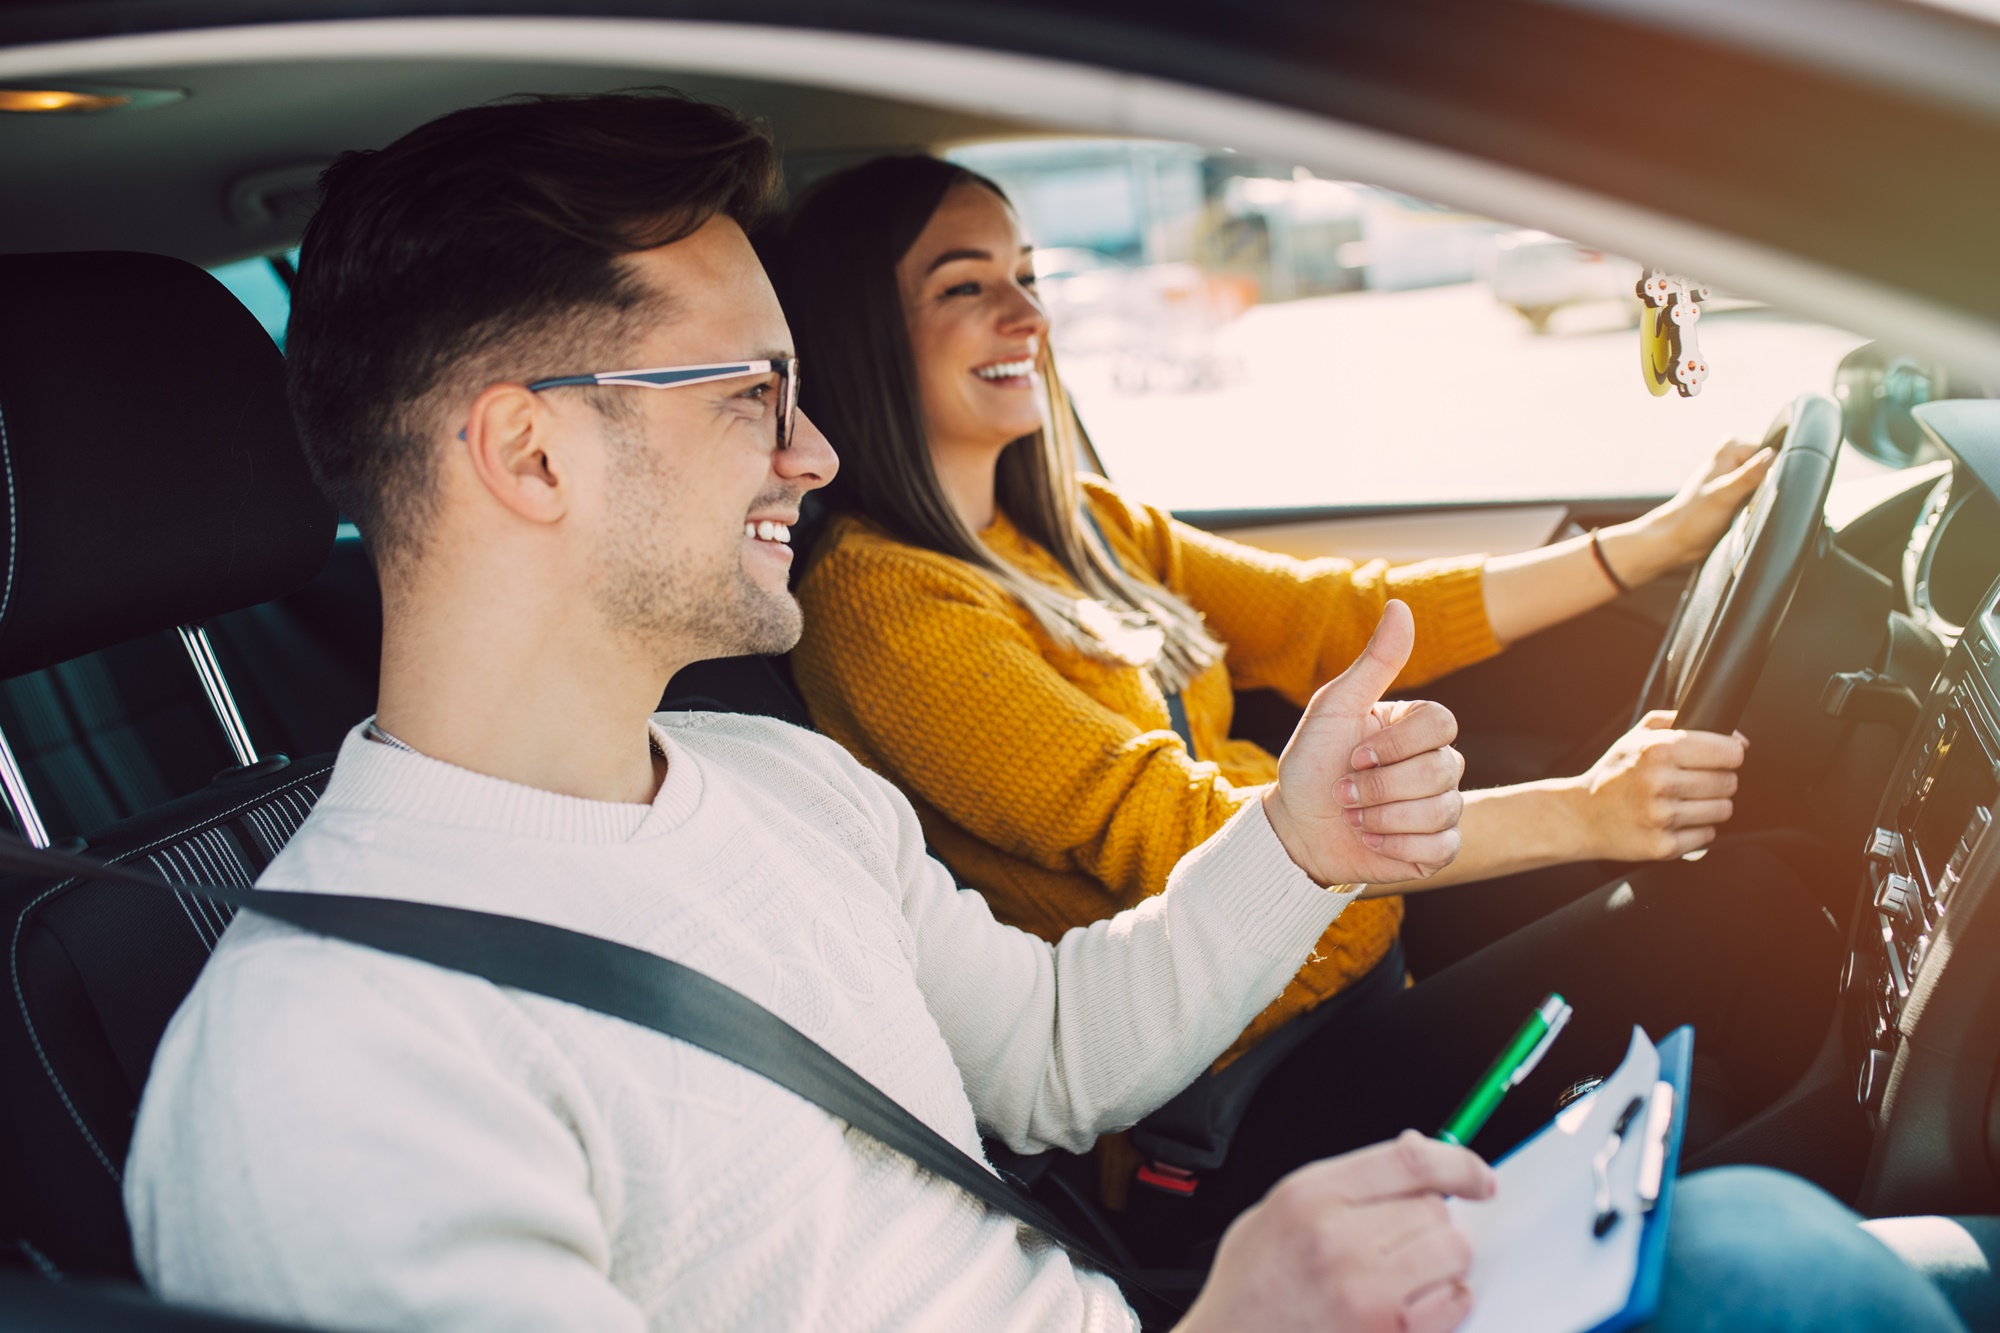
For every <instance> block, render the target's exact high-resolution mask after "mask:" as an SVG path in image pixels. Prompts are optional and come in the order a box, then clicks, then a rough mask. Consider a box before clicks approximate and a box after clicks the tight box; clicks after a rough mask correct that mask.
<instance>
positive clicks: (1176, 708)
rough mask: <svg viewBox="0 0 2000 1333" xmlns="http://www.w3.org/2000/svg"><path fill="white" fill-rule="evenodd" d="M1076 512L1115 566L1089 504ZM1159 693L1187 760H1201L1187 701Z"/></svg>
mask: <svg viewBox="0 0 2000 1333" xmlns="http://www.w3.org/2000/svg"><path fill="white" fill-rule="evenodd" d="M1077 512H1078V513H1080V514H1082V515H1083V521H1084V522H1086V523H1088V524H1089V525H1090V530H1091V531H1092V532H1094V533H1096V534H1097V544H1098V545H1099V546H1102V547H1103V548H1104V558H1105V559H1106V560H1109V561H1111V562H1112V563H1113V564H1117V562H1118V553H1117V552H1116V551H1114V550H1112V549H1111V539H1110V538H1108V537H1106V536H1105V535H1104V525H1103V524H1102V523H1099V522H1098V521H1097V515H1096V514H1095V513H1093V512H1092V511H1091V508H1090V502H1089V501H1088V500H1086V501H1084V502H1083V503H1082V504H1080V505H1078V506H1077ZM1120 567H1121V568H1122V567H1123V566H1120ZM1160 693H1161V694H1163V695H1165V696H1166V700H1167V722H1168V724H1169V725H1171V726H1172V727H1173V729H1174V735H1176V736H1178V737H1180V738H1181V744H1182V745H1185V746H1186V747H1187V752H1188V758H1190V759H1199V758H1201V756H1200V755H1198V754H1196V753H1195V751H1194V732H1193V731H1192V730H1191V729H1190V728H1189V727H1188V711H1187V700H1186V699H1185V698H1183V697H1182V696H1181V692H1180V691H1179V690H1170V689H1168V688H1166V687H1165V686H1164V685H1162V686H1161V687H1160Z"/></svg>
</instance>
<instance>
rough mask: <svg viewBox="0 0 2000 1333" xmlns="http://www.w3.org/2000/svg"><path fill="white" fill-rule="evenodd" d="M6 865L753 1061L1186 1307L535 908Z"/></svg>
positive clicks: (1162, 1307) (761, 1010)
mask: <svg viewBox="0 0 2000 1333" xmlns="http://www.w3.org/2000/svg"><path fill="white" fill-rule="evenodd" d="M9 871H11V872H15V873H19V874H24V875H33V876H36V877H38V878H47V879H58V880H66V879H82V880H100V881H114V882H117V883H122V884H133V885H139V886H142V887H145V888H150V889H164V890H172V891H173V892H176V893H189V894H194V895H195V896H197V897H201V898H207V899H210V900H211V901H214V902H221V903H228V904H229V905H231V906H233V907H238V908H242V909H245V910H248V911H252V912H261V913H263V914H264V915H265V916H270V917H276V918H277V919H278V920H280V921H284V922H286V923H287V924H290V925H293V926H297V927H299V928H300V929H302V930H308V931H312V932H314V933H316V934H320V935H327V936H330V937H332V938H334V939H339V940H345V941H347V942H348V943H350V944H359V945H362V946H364V947H366V948H370V949H377V950H380V951H382V952H384V953H392V954H399V955H401V956H402V957H405V958H412V959H415V960H416V961H418V962H422V963H430V964H432V965H433V966H436V967H442V968H448V969H450V970H451V971H454V972H463V973H466V974H468V975H470V976H475V977H481V978H483V979H485V980H487V981H490V982H492V983H494V984H495V985H498V986H511V987H513V988H514V989H516V990H523V991H529V992H531V993H533V994H536V995H541V996H546V997H547V998H549V999H552V1000H562V1001H564V1002H566V1003H569V1004H574V1005H577V1006H579V1007H581V1008H584V1009H590V1010H593V1011H595V1012H597V1013H600V1014H606V1015H608V1016H610V1017H612V1018H620V1019H624V1020H625V1021H626V1022H628V1023H636V1024H638V1025H639V1026H641V1027H646V1028H651V1029H652V1030H653V1031H655V1032H658V1033H662V1034H663V1035H665V1036H669V1037H673V1038H676V1039H677V1040H680V1041H684V1042H687V1043H688V1044H689V1045H691V1046H698V1047H700V1048H701V1049H702V1050H705V1051H707V1052H709V1053H710V1054H712V1055H718V1056H720V1057H722V1058H723V1059H725V1060H728V1061H731V1062H732V1063H735V1064H738V1065H741V1066H743V1067H744V1068H745V1069H748V1070H750V1071H752V1072H753V1073H757V1074H761V1075H762V1076H763V1077H765V1078H767V1079H769V1080H771V1082H773V1083H776V1084H777V1085H778V1086H779V1087H781V1088H784V1089H786V1090H787V1091H790V1092H793V1093H796V1094H797V1095H798V1096H800V1097H803V1098H805V1099H806V1100H807V1101H809V1102H811V1103H813V1104H814V1105H815V1106H818V1107H819V1108H820V1109H821V1110H823V1111H825V1112H826V1113H827V1114H829V1115H831V1116H834V1117H835V1118H836V1119H839V1120H844V1121H846V1122H847V1123H848V1124H849V1125H852V1126H853V1127H854V1128H856V1129H858V1130H860V1131H861V1132H862V1133H864V1134H867V1135H868V1136H869V1137H870V1138H872V1139H875V1140H876V1141H877V1142H879V1143H881V1144H883V1145H884V1146H886V1147H889V1148H892V1149H894V1150H895V1151H897V1152H899V1153H902V1154H903V1155H904V1156H906V1157H908V1158H910V1159H911V1160H912V1161H914V1162H915V1163H916V1164H917V1165H918V1166H921V1167H923V1168H924V1169H925V1170H927V1171H929V1172H931V1173H932V1174H934V1175H937V1176H940V1177H942V1178H944V1179H945V1180H948V1181H950V1182H951V1183H952V1184H954V1185H957V1186H958V1187H959V1188H960V1189H963V1190H964V1191H966V1192H967V1193H968V1194H971V1195H972V1196H973V1197H974V1198H976V1199H978V1200H979V1201H980V1202H982V1203H984V1204H986V1205H987V1206H989V1207H991V1208H997V1209H999V1210H1000V1211H1001V1212H1003V1213H1006V1214H1007V1215H1009V1216H1011V1217H1013V1218H1015V1219H1016V1220H1018V1221H1021V1222H1025V1223H1026V1224H1027V1225H1029V1226H1031V1227H1033V1228H1034V1229H1035V1230H1037V1231H1039V1232H1041V1233H1042V1234H1043V1235H1044V1236H1047V1237H1048V1238H1049V1239H1050V1240H1052V1241H1054V1242H1056V1243H1057V1244H1058V1245H1061V1246H1062V1247H1063V1248H1064V1249H1066V1250H1068V1251H1069V1252H1070V1253H1071V1254H1072V1255H1075V1256H1077V1257H1078V1258H1081V1259H1082V1260H1084V1261H1085V1262H1086V1263H1087V1264H1089V1266H1091V1267H1093V1268H1096V1269H1099V1270H1101V1271H1102V1272H1104V1273H1105V1274H1106V1276H1108V1277H1110V1278H1111V1279H1112V1280H1113V1281H1115V1282H1117V1283H1118V1286H1119V1288H1120V1290H1121V1291H1123V1293H1124V1295H1125V1299H1126V1300H1127V1301H1128V1302H1129V1303H1130V1304H1131V1306H1132V1309H1133V1311H1134V1312H1135V1313H1136V1314H1138V1316H1139V1318H1140V1322H1141V1324H1142V1325H1143V1326H1144V1327H1145V1328H1147V1329H1149V1330H1153V1329H1166V1328H1168V1327H1170V1326H1171V1325H1172V1324H1173V1323H1174V1322H1175V1321H1176V1320H1178V1318H1179V1317H1180V1315H1181V1314H1182V1313H1183V1311H1182V1309H1181V1308H1180V1307H1179V1306H1178V1305H1176V1304H1175V1303H1173V1302H1172V1301H1170V1300H1168V1299H1167V1298H1166V1297H1163V1296H1161V1295H1159V1294H1158V1293H1156V1292H1154V1291H1152V1290H1150V1289H1149V1288H1148V1287H1147V1286H1146V1285H1144V1283H1142V1282H1141V1281H1140V1280H1139V1279H1138V1278H1137V1277H1135V1276H1134V1275H1133V1274H1131V1273H1130V1272H1128V1271H1125V1270H1122V1269H1121V1268H1120V1267H1119V1266H1118V1265H1116V1264H1113V1263H1111V1262H1109V1261H1108V1260H1106V1259H1105V1258H1103V1257H1102V1255H1101V1254H1100V1252H1099V1251H1098V1249H1097V1247H1095V1246H1093V1245H1091V1244H1089V1243H1088V1242H1086V1241H1084V1240H1082V1239H1081V1238H1079V1237H1077V1236H1076V1235H1074V1234H1073V1233H1072V1232H1071V1231H1070V1230H1069V1228H1068V1227H1066V1226H1064V1225H1063V1224H1062V1223H1061V1222H1060V1221H1058V1220H1057V1219H1056V1218H1055V1217H1054V1216H1053V1215H1052V1214H1050V1213H1049V1212H1048V1211H1047V1210H1046V1209H1045V1208H1043V1207H1042V1205H1041V1204H1040V1203H1038V1202H1036V1201H1035V1200H1033V1199H1031V1198H1029V1197H1028V1196H1027V1195H1025V1194H1023V1193H1022V1192H1020V1191H1019V1190H1017V1189H1015V1188H1013V1187H1012V1186H1010V1185H1009V1184H1007V1183H1006V1182H1005V1181H1003V1180H1002V1179H1001V1178H1000V1177H999V1176H997V1175H995V1174H994V1173H993V1172H992V1170H990V1169H989V1168H988V1167H987V1165H986V1164H985V1163H983V1162H980V1161H978V1160H976V1159H975V1158H973V1157H972V1156H971V1155H970V1154H968V1153H966V1152H965V1151H964V1150H963V1149H961V1148H959V1147H958V1146H957V1145H956V1144H954V1143H952V1142H951V1141H950V1140H949V1139H947V1138H945V1137H944V1136H943V1135H942V1134H939V1133H938V1132H937V1131H936V1130H934V1129H932V1128H931V1127H930V1126H929V1125H927V1124H925V1123H924V1122H923V1121H922V1120H920V1119H918V1118H917V1117H916V1116H915V1115H914V1114H912V1113H911V1112H910V1111H909V1110H908V1109H906V1108H905V1107H904V1106H903V1105H902V1104H901V1103H900V1102H898V1101H896V1099H895V1098H893V1097H891V1096H889V1094H887V1093H885V1092H883V1091H882V1090H881V1089H880V1088H877V1087H876V1086H875V1085H874V1084H872V1083H870V1082H869V1081H868V1080H867V1079H865V1078H863V1077H862V1076H861V1075H859V1074H857V1073H855V1072H854V1071H853V1070H852V1069H850V1068H848V1067H847V1065H846V1064H844V1063H843V1062H842V1061H841V1060H840V1059H839V1058H838V1057H837V1056H835V1055H834V1054H833V1053H832V1052H830V1051H828V1050H827V1049H826V1048H825V1047H823V1046H821V1045H819V1044H818V1043H817V1042H815V1041H814V1040H813V1039H812V1038H810V1037H808V1036H806V1035H805V1034H804V1033H803V1032H800V1031H799V1030H798V1029H797V1028H795V1027H793V1026H792V1025H791V1024H790V1023H787V1022H786V1021H785V1020H784V1019H782V1018H780V1017H778V1016H777V1015H776V1014H774V1013H772V1012H771V1011H770V1010H769V1009H766V1008H765V1007H764V1006H763V1005H761V1004H759V1003H757V1002H756V1001H755V1000H753V999H751V998H750V997H749V996H747V995H744V994H743V993H741V992H740V991H737V990H734V989H732V988H730V987H728V986H725V985H723V984H722V983H721V982H719V981H717V980H715V979H714V978H712V977H710V976H707V975H706V974H704V973H701V972H697V971H695V970H694V969H693V968H690V967H687V966H685V965H683V964H681V963H676V962H674V961H673V960H672V959H670V958H664V957H661V956H660V955H659V954H656V953H649V952H647V951H646V950H644V949H636V948H633V947H632V946H631V945H628V944H620V943H618V942H617V941H616V940H607V939H604V938H602V937H600V936H596V935H586V934H583V933H581V932H579V931H574V930H567V929H565V928H563V927H561V926H555V925H550V924H548V923H546V922H541V921H529V920H525V919H523V918H521V917H511V916H501V915H497V914H495V913H492V912H480V911H475V910H473V909H470V908H464V907H447V906H444V905H442V904H439V903H420V902H410V901H408V900H406V899H400V898H365V897H357V896H352V895H344V894H330V893H293V892H290V891H287V890H258V889H252V888H247V887H244V886H241V885H225V884H169V883H167V882H166V881H165V880H162V879H158V878H155V877H154V876H152V875H149V874H145V873H142V872H140V871H137V870H133V869H130V868H128V867H124V866H114V865H108V864H106V863H104V862H101V861H97V860H94V859H92V858H90V857H86V856H79V855H76V854H75V853H72V852H58V851H54V850H51V849H47V848H38V847H31V846H29V845H28V844H27V843H26V842H24V841H22V840H20V839H18V838H14V837H7V836H0V872H9Z"/></svg>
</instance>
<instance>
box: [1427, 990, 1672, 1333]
mask: <svg viewBox="0 0 2000 1333" xmlns="http://www.w3.org/2000/svg"><path fill="white" fill-rule="evenodd" d="M1693 1055H1694V1031H1693V1029H1692V1028H1687V1027H1681V1028H1677V1029H1675V1030H1674V1031H1673V1032H1672V1033H1670V1034H1669V1035H1668V1036H1667V1038H1666V1040H1665V1041H1662V1042H1660V1043H1658V1044H1657V1045H1655V1044H1654V1043H1653V1042H1652V1040H1651V1039H1650V1038H1648V1037H1647V1036H1646V1034H1645V1033H1644V1032H1643V1031H1641V1030H1639V1029H1638V1028H1634V1029H1633V1031H1632V1041H1631V1045H1630V1047H1629V1048H1628V1054H1627V1058H1626V1060H1625V1061H1623V1062H1621V1063H1620V1065H1619V1067H1618V1069H1617V1070H1616V1071H1615V1072H1614V1073H1613V1074H1612V1075H1611V1076H1610V1077H1609V1078H1608V1079H1607V1080H1606V1082H1605V1084H1604V1086H1603V1087H1602V1089H1601V1090H1600V1091H1599V1092H1598V1093H1594V1094H1592V1095H1591V1096H1590V1097H1586V1098H1584V1099H1582V1100H1579V1101H1578V1102H1576V1103H1574V1104H1572V1105H1571V1106H1568V1107H1565V1108H1564V1109H1563V1111H1562V1112H1561V1113H1560V1114H1558V1115H1557V1116H1556V1117H1555V1118H1554V1119H1553V1120H1551V1121H1550V1122H1549V1123H1548V1124H1547V1125H1546V1126H1544V1127H1543V1128H1542V1129H1541V1130H1540V1131H1538V1132H1537V1133H1535V1134H1534V1135H1532V1136H1530V1137H1529V1138H1528V1139H1527V1140H1526V1141H1524V1142H1523V1143H1522V1144H1521V1145H1519V1146H1518V1147H1517V1148H1515V1149H1514V1150H1513V1151H1512V1152H1509V1153H1508V1154H1507V1155H1506V1156H1504V1157H1502V1158H1500V1159H1499V1160H1497V1161H1496V1162H1494V1164H1493V1165H1494V1169H1495V1170H1496V1171H1498V1172H1499V1173H1500V1175H1501V1181H1502V1186H1501V1191H1500V1193H1499V1195H1497V1196H1496V1197H1495V1198H1494V1199H1492V1200H1491V1201H1486V1202H1475V1201H1471V1200H1460V1199H1452V1200H1448V1201H1447V1203H1446V1206H1447V1207H1448V1208H1449V1209H1450V1210H1451V1211H1452V1213H1453V1220H1454V1221H1455V1222H1456V1223H1457V1224H1458V1225H1459V1226H1460V1227H1461V1229H1463V1230H1464V1231H1465V1233H1466V1235H1467V1237H1468V1238H1469V1239H1470V1240H1471V1241H1472V1242H1473V1247H1474V1261H1473V1272H1472V1286H1473V1293H1474V1295H1473V1307H1472V1314H1471V1315H1470V1316H1469V1317H1468V1318H1467V1320H1466V1322H1465V1325H1464V1326H1463V1329H1462V1331H1461V1333H1619V1330H1623V1329H1627V1328H1631V1327H1632V1326H1634V1325H1637V1324H1642V1323H1644V1322H1645V1321H1646V1320H1648V1319H1651V1318H1652V1317H1653V1315H1654V1314H1655V1313H1656V1312H1657V1310H1658V1308H1659V1301H1660V1286H1661V1280H1662V1277H1663V1274H1664V1272H1665V1268H1666V1258H1667V1227H1668V1222H1669V1219H1670V1218H1671V1216H1672V1213H1673V1207H1674V1194H1675V1181H1674V1174H1675V1172H1676V1171H1677V1170H1678V1168H1679V1165H1680V1152H1681V1140H1682V1137H1683V1127H1684V1125H1685V1121H1686V1107H1687V1093H1688V1074H1689V1068H1690V1065H1691V1063H1692V1059H1693ZM1635 1061H1636V1063H1635ZM1669 1097H1670V1098H1671V1106H1670V1107H1667V1106H1666V1105H1665V1099H1666V1098H1669ZM1628 1106H1629V1107H1631V1108H1632V1109H1631V1110H1630V1111H1627V1110H1626V1108H1627V1107H1628ZM1642 1107H1643V1108H1644V1109H1645V1115H1644V1118H1643V1119H1640V1118H1639V1116H1638V1111H1639V1109H1640V1108H1642ZM1659 1109H1665V1111H1666V1114H1665V1116H1664V1124H1663V1125H1660V1128H1661V1129H1662V1130H1663V1131H1664V1132H1656V1131H1655V1125H1656V1124H1658V1123H1659V1122H1660V1121H1661V1119H1662V1117H1661V1116H1660V1115H1659V1114H1658V1110H1659ZM1621 1122H1629V1123H1630V1124H1632V1125H1636V1126H1637V1128H1629V1129H1625V1130H1624V1131H1623V1132H1619V1131H1617V1130H1614V1128H1613V1126H1614V1125H1618V1124H1620V1123H1621ZM1614 1135H1615V1136H1616V1137H1615V1139H1614ZM1592 1143H1595V1144H1599V1145H1609V1148H1608V1153H1606V1152H1605V1150H1604V1149H1602V1148H1593V1147H1588V1146H1586V1145H1590V1144H1592ZM1648 1154H1650V1158H1649V1157H1648ZM1649 1167H1656V1168H1657V1170H1658V1177H1657V1179H1658V1182H1659V1183H1658V1193H1657V1195H1656V1196H1654V1198H1653V1202H1652V1204H1651V1206H1650V1207H1647V1206H1646V1205H1645V1203H1644V1199H1645V1196H1646V1194H1647V1193H1648V1190H1647V1188H1646V1187H1647V1184H1648V1168H1649ZM1593 1182H1596V1183H1593ZM1593 1209H1596V1210H1598V1211H1596V1212H1593ZM1593 1219H1595V1220H1596V1221H1597V1223H1598V1225H1596V1226H1593ZM1635 1221H1636V1222H1637V1226H1636V1228H1635V1227H1634V1222H1635ZM1620 1228H1623V1229H1622V1230H1620ZM1607 1312H1609V1313H1607Z"/></svg>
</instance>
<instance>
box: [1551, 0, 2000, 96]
mask: <svg viewBox="0 0 2000 1333" xmlns="http://www.w3.org/2000/svg"><path fill="white" fill-rule="evenodd" d="M1541 2H1542V3H1544V4H1552V5H1559V6H1562V7H1565V8H1569V9H1579V10H1584V11H1587V12H1589V13H1593V14H1603V15H1608V16H1610V17H1613V18H1617V19H1623V20H1625V21H1627V22H1631V23H1643V24H1646V25H1648V26H1650V27H1656V28H1661V29H1664V30H1667V31H1671V32H1680V33H1686V34H1688V35H1690V36H1695V37H1700V38H1704V39H1706V40H1708V41H1711V42H1714V43H1715V44H1717V45H1718V46H1722V47H1736V48H1741V49H1747V50H1756V51H1762V52H1763V53H1764V54H1766V55H1769V56H1775V57H1777V58H1778V59H1780V60H1785V61H1789V62H1791V63H1793V64H1801V65H1810V66H1816V67H1818V68H1820V69H1824V70H1828V71H1831V72H1834V73H1837V74H1841V75H1845V76H1847V77H1849V78H1854V79H1859V80H1862V81H1864V82H1868V83H1874V84H1878V85H1882V86H1885V87H1890V88H1894V89H1895V90H1896V91H1898V92H1900V93H1904V94H1907V95H1910V96H1914V97H1919V98H1923V99H1925V100H1928V101H1934V102H1943V103H1947V104H1956V105H1960V106H1968V107H1973V108H1976V109H1978V110H1980V111H1983V112H1986V113H1987V114H1989V115H1990V114H1994V113H2000V78H1996V77H1995V64H1996V61H2000V24H1996V23H1995V22H1994V20H1993V18H1992V17H1989V16H1988V13H1989V11H1983V10H1975V9H1973V8H1972V7H1971V6H1969V5H1967V4H1964V3H1956V4H1954V3H1951V2H1950V0H1914V2H1913V3H1911V4H1903V5H1885V4H1881V3H1878V2H1877V0H1756V3H1754V4H1745V3H1744V2H1743V0H1672V3H1670V4H1668V3H1662V0H1541ZM1919 5H1920V6H1921V7H1920V8H1919V7H1918V6H1919ZM1990 12H1991V13H1995V14H2000V10H1992V11H1990Z"/></svg>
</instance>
